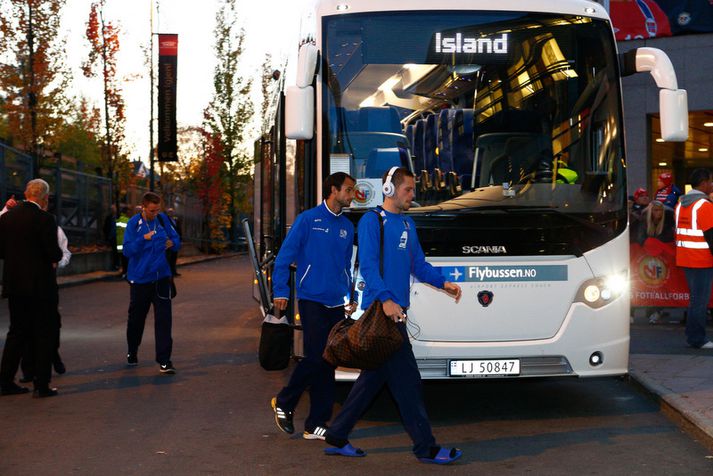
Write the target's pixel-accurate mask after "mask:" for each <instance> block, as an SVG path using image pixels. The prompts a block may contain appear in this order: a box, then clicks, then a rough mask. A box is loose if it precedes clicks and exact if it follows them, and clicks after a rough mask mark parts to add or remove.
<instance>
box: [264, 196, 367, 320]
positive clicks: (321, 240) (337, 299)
mask: <svg viewBox="0 0 713 476" xmlns="http://www.w3.org/2000/svg"><path fill="white" fill-rule="evenodd" d="M353 246H354V225H352V222H350V221H349V219H348V218H347V217H345V216H344V215H342V214H341V213H340V214H339V215H335V214H334V213H333V212H332V211H331V210H330V209H329V207H327V203H326V202H322V204H321V205H319V206H317V207H314V208H311V209H309V210H307V211H305V212H302V213H301V214H300V215H299V216H298V217H297V219H296V220H295V223H294V225H292V228H291V229H290V232H289V233H288V234H287V238H285V241H284V243H282V246H281V247H280V252H279V253H278V254H277V258H276V259H275V270H274V273H273V276H272V285H273V290H274V295H275V299H277V298H283V299H288V298H289V296H290V283H289V279H290V269H289V266H290V264H291V263H297V275H296V278H297V297H298V298H299V299H308V300H310V301H315V302H318V303H321V304H324V305H325V306H328V307H334V306H341V305H343V304H345V299H346V298H347V297H348V296H349V292H350V288H351V281H352V277H351V274H352V273H351V268H352V265H351V260H352V253H353V250H354V248H353Z"/></svg>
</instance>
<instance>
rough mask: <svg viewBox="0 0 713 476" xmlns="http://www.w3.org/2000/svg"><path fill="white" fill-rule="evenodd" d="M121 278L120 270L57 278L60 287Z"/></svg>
mask: <svg viewBox="0 0 713 476" xmlns="http://www.w3.org/2000/svg"><path fill="white" fill-rule="evenodd" d="M244 254H245V253H244V252H235V253H226V254H222V255H198V256H188V257H186V258H181V259H180V261H179V262H178V263H177V264H176V265H177V266H179V267H183V266H190V265H193V264H198V263H205V262H206V261H214V260H218V259H224V258H234V257H236V256H241V255H244ZM119 279H121V272H120V271H95V272H93V273H86V274H75V275H69V276H60V277H58V278H57V286H58V287H60V288H68V287H71V286H79V285H81V284H87V283H93V282H96V281H109V280H119Z"/></svg>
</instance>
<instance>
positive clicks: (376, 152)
mask: <svg viewBox="0 0 713 476" xmlns="http://www.w3.org/2000/svg"><path fill="white" fill-rule="evenodd" d="M339 5H342V6H344V5H348V8H342V9H338V8H337V7H338V6H339ZM302 24H303V25H304V28H305V30H304V31H303V32H302V35H303V36H302V39H303V40H302V44H301V46H300V47H299V49H296V51H295V54H296V56H297V58H296V59H295V60H294V61H291V63H290V64H292V65H293V66H294V71H288V72H287V74H286V75H285V77H286V80H285V81H286V82H287V84H289V85H290V86H288V87H287V88H284V89H283V90H284V91H285V100H284V103H282V106H281V107H280V109H279V112H278V114H277V115H276V117H275V122H274V127H273V130H272V136H271V137H266V138H265V140H264V141H263V142H262V149H261V151H262V153H263V154H266V155H263V160H262V161H261V162H259V166H258V169H259V170H258V176H257V177H256V194H257V195H256V197H255V203H256V213H257V215H256V223H258V221H260V220H262V222H261V223H262V224H261V225H260V228H259V230H258V233H259V237H260V238H261V241H263V243H264V245H265V246H266V247H267V248H264V249H270V250H272V251H273V252H274V251H276V249H277V245H279V242H280V240H281V238H282V237H283V236H284V233H285V230H286V224H287V223H290V222H291V221H292V220H293V219H294V218H293V217H294V216H295V215H296V214H297V213H298V212H299V211H300V210H304V209H307V208H310V207H312V206H315V205H316V204H317V203H319V201H320V200H321V194H322V190H321V183H322V180H323V179H324V177H326V176H327V175H329V174H330V173H333V172H336V171H346V172H349V173H350V174H351V175H352V176H354V177H355V178H356V180H357V189H358V190H360V191H361V192H360V194H359V195H358V197H357V200H355V201H354V202H353V204H352V206H351V207H350V208H348V209H346V210H345V212H344V213H345V214H346V215H347V216H348V217H349V218H350V219H352V220H353V222H354V223H355V224H356V223H357V222H358V220H359V219H360V218H361V217H362V216H363V214H364V213H366V212H367V211H368V210H371V209H373V208H374V207H376V206H378V205H379V204H381V203H382V201H383V197H382V195H381V193H380V192H381V177H382V175H383V174H384V172H386V171H388V170H389V168H390V167H392V166H401V167H406V168H408V169H409V170H411V171H412V172H413V173H414V175H415V177H416V197H415V201H414V204H413V206H412V208H411V210H410V211H409V212H408V213H409V215H410V216H411V217H412V218H413V220H414V222H415V223H416V226H417V232H418V235H419V239H420V241H421V244H422V246H423V249H424V252H425V253H426V256H427V259H428V261H429V262H430V263H431V264H433V265H434V266H436V267H437V268H439V270H440V271H441V272H442V273H443V275H444V276H446V279H448V280H451V281H456V282H458V283H459V285H460V286H461V288H462V289H463V298H462V299H461V300H460V302H459V303H457V304H456V303H455V302H454V300H453V299H451V298H449V297H448V296H446V295H445V294H444V293H443V292H442V291H440V290H437V289H434V288H432V287H430V286H428V285H426V284H424V283H420V282H418V281H414V282H413V283H412V285H411V295H410V300H411V307H410V309H409V312H408V321H409V326H408V329H409V333H410V339H411V344H412V346H413V350H414V354H415V355H416V359H417V362H418V366H419V369H420V371H421V374H422V375H423V377H424V378H433V379H467V378H525V377H555V376H573V377H595V376H607V375H621V374H625V373H626V372H627V368H628V355H629V311H630V307H629V294H628V290H627V283H628V263H629V231H628V219H627V187H626V151H625V144H624V121H623V113H622V96H621V94H622V88H621V77H622V76H623V75H628V74H634V73H637V72H649V73H650V74H651V75H652V78H653V80H651V81H648V82H647V84H645V85H643V86H641V87H642V88H650V89H652V88H655V87H658V89H659V101H660V121H661V134H662V138H663V139H664V140H666V141H682V140H685V139H686V137H687V133H688V124H687V117H688V113H687V106H686V104H687V99H686V92H685V91H684V90H681V89H679V88H678V84H677V81H676V75H675V72H674V70H673V67H672V65H671V61H670V60H669V58H668V57H667V56H666V54H665V53H664V52H662V51H660V50H657V49H654V48H648V47H642V48H638V49H634V50H632V51H629V52H627V53H626V54H624V55H619V54H618V53H617V50H616V42H615V40H614V33H613V31H612V25H611V21H610V19H609V17H608V14H607V12H606V10H605V9H604V8H603V7H602V6H601V5H599V4H598V3H594V2H589V1H585V0H561V1H557V2H545V1H539V0H538V1H535V0H533V1H528V2H523V1H521V0H497V1H496V0H481V1H478V2H464V1H462V0H441V1H439V2H433V1H432V0H409V1H401V0H394V1H390V2H384V1H377V0H359V1H357V0H355V1H351V2H350V1H349V0H346V2H345V0H340V1H338V2H337V1H331V0H323V1H318V2H317V4H316V8H315V10H313V11H311V12H310V13H309V14H308V15H307V16H306V17H305V20H304V21H303V22H302ZM643 93H644V91H642V94H643ZM271 204H272V205H271ZM270 207H272V208H270ZM260 230H261V231H260ZM271 241H272V242H273V244H270V242H271ZM298 280H299V277H296V281H298ZM366 285H367V284H366V283H365V282H364V281H363V279H361V277H359V276H357V278H356V290H357V292H358V296H361V294H362V293H363V291H364V290H365V287H366ZM355 317H358V314H357V315H356V316H355ZM341 370H344V369H340V372H339V376H340V378H349V377H350V376H354V375H356V372H351V371H347V370H344V371H341Z"/></svg>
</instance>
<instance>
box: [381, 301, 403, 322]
mask: <svg viewBox="0 0 713 476" xmlns="http://www.w3.org/2000/svg"><path fill="white" fill-rule="evenodd" d="M384 314H386V315H387V316H389V317H390V318H391V320H392V321H394V322H404V320H406V314H404V310H403V308H401V306H399V305H398V304H396V303H395V302H394V301H392V300H391V299H387V300H386V301H385V302H384Z"/></svg>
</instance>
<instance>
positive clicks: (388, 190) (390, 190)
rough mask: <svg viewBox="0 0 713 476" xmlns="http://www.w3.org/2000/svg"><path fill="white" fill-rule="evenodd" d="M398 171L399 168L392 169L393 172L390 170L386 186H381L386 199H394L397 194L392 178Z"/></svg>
mask: <svg viewBox="0 0 713 476" xmlns="http://www.w3.org/2000/svg"><path fill="white" fill-rule="evenodd" d="M398 169H399V168H398V167H391V170H389V173H388V174H387V175H386V181H385V182H384V185H382V186H381V191H382V192H384V196H385V197H393V196H394V194H395V193H396V187H394V183H393V182H392V181H391V177H393V176H394V172H396V171H397V170H398Z"/></svg>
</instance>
